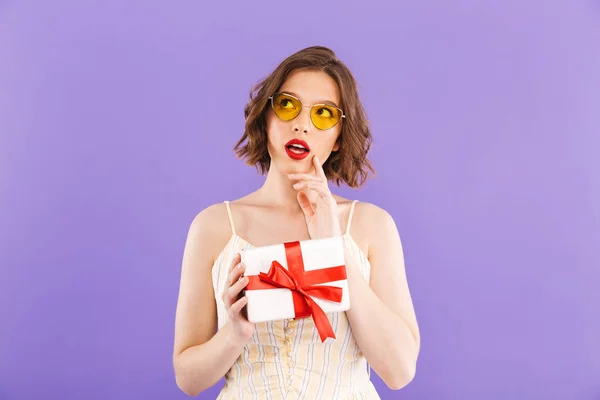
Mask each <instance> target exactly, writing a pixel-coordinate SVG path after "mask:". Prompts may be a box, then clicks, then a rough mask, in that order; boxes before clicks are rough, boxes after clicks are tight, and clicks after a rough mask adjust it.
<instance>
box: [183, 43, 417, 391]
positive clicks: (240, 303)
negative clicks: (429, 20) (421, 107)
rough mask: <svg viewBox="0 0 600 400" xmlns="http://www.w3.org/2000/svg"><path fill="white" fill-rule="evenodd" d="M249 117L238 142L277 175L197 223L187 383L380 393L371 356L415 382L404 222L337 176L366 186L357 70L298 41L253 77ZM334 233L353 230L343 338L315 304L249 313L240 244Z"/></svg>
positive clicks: (187, 316) (189, 272) (382, 372)
mask: <svg viewBox="0 0 600 400" xmlns="http://www.w3.org/2000/svg"><path fill="white" fill-rule="evenodd" d="M245 116H246V126H245V132H244V134H243V136H242V137H241V139H240V140H239V142H238V143H237V145H236V147H235V151H236V153H237V155H238V156H239V157H240V158H243V159H245V160H246V162H247V163H248V164H250V165H255V166H256V167H257V169H258V170H259V171H261V172H262V173H263V174H266V179H265V181H264V184H263V185H262V187H260V188H259V189H258V190H256V191H255V192H252V193H250V194H248V195H246V196H244V197H242V198H240V199H238V200H234V201H231V202H229V201H225V202H224V203H222V204H221V203H220V204H214V205H211V206H210V207H207V208H206V209H204V210H202V211H201V212H200V213H199V214H198V215H197V216H196V217H195V218H194V220H193V221H192V223H191V226H190V228H189V233H188V237H187V241H186V245H185V251H184V256H183V265H182V271H181V282H180V285H181V286H180V292H179V299H178V304H177V312H176V324H175V344H174V354H173V362H174V368H175V374H176V380H177V384H178V386H179V387H180V388H181V390H183V391H184V392H185V393H187V394H189V395H192V396H194V395H197V394H199V393H200V392H202V391H203V390H205V389H207V388H209V387H211V386H213V385H214V384H215V383H217V382H218V381H219V380H220V379H221V378H223V377H225V386H224V388H223V390H222V391H221V393H220V395H219V399H311V400H313V399H378V398H379V396H378V394H377V392H376V390H375V388H374V386H373V385H372V383H371V381H370V374H369V372H370V367H372V368H373V369H374V370H375V371H376V372H377V374H378V375H379V376H380V377H381V378H382V379H383V380H384V381H385V383H386V384H387V385H388V386H389V387H390V388H391V389H400V388H402V387H404V386H406V385H407V384H408V383H409V382H410V381H411V380H412V378H413V376H414V374H415V369H416V364H417V357H418V354H419V346H420V336H419V330H418V326H417V321H416V317H415V312H414V309H413V304H412V300H411V296H410V292H409V288H408V284H407V281H406V274H405V269H404V256H403V252H402V245H401V242H400V237H399V234H398V231H397V229H396V225H395V223H394V221H393V219H392V217H391V216H390V215H389V214H388V213H387V212H386V211H384V210H383V209H381V208H379V207H377V206H375V205H373V204H369V203H364V202H357V201H350V200H347V199H344V198H342V197H339V196H336V195H333V194H332V193H331V192H330V190H329V187H328V182H330V181H332V182H334V183H337V184H338V185H339V184H340V183H345V184H346V185H348V186H350V187H359V186H360V185H361V184H362V183H364V181H365V179H366V178H367V175H368V172H369V171H372V168H371V165H370V163H369V161H368V160H367V152H368V150H369V147H370V144H371V133H370V130H369V126H368V123H367V118H366V114H365V112H364V109H363V107H362V105H361V103H360V101H359V98H358V93H357V85H356V82H355V80H354V78H353V76H352V74H351V72H350V71H349V70H348V68H347V67H346V66H345V65H344V64H343V63H342V62H341V61H339V60H338V59H337V58H336V55H335V54H334V53H333V52H332V51H331V50H329V49H328V48H325V47H320V46H317V47H310V48H306V49H304V50H301V51H299V52H297V53H295V54H293V55H291V56H289V57H288V58H287V59H285V60H284V61H283V62H282V63H281V64H280V65H279V66H278V67H277V68H276V69H275V70H274V71H273V72H272V73H271V75H270V76H268V77H267V78H266V79H264V80H263V81H262V82H260V83H259V84H258V85H256V86H255V87H254V88H253V91H252V93H251V96H250V101H249V103H248V104H247V105H246V107H245ZM333 236H341V237H342V238H343V243H344V254H345V259H346V268H347V275H348V285H349V294H350V304H351V308H350V309H349V310H348V311H346V312H342V313H331V314H328V319H329V321H330V323H331V326H332V327H333V330H334V333H335V336H336V338H335V339H328V340H327V341H325V342H321V340H320V338H319V335H318V333H317V330H316V328H315V325H314V321H313V319H312V318H310V317H309V318H303V319H290V320H280V321H271V322H265V323H259V324H252V323H250V322H249V321H248V320H247V319H246V318H245V317H244V314H243V313H242V309H243V308H244V306H245V305H246V298H245V297H244V296H239V295H240V293H241V291H242V290H243V288H244V287H245V286H246V284H247V283H248V279H247V278H246V277H244V276H243V273H244V265H243V264H241V263H240V255H239V253H240V251H241V250H242V249H245V248H250V247H253V246H265V245H270V244H280V243H284V242H290V241H298V240H310V239H317V238H326V237H333Z"/></svg>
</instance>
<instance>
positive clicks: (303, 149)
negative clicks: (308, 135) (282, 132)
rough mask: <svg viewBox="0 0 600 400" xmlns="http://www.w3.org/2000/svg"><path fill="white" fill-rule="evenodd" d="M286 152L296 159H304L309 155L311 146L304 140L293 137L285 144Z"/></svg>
mask: <svg viewBox="0 0 600 400" xmlns="http://www.w3.org/2000/svg"><path fill="white" fill-rule="evenodd" d="M285 152H286V153H287V155H288V157H290V158H291V159H294V160H303V159H305V158H306V157H308V154H309V153H310V147H308V144H307V143H306V142H305V141H304V140H300V139H292V140H290V141H289V142H287V143H286V144H285Z"/></svg>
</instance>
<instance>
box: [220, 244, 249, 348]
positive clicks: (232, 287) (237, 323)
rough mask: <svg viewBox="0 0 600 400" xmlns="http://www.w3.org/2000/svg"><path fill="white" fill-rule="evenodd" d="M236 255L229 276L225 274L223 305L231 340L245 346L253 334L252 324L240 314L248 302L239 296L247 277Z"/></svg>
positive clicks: (244, 267)
mask: <svg viewBox="0 0 600 400" xmlns="http://www.w3.org/2000/svg"><path fill="white" fill-rule="evenodd" d="M240 261H241V257H240V255H239V253H238V254H236V255H235V257H233V261H232V262H231V266H230V267H229V274H227V284H226V285H227V286H226V287H225V290H224V291H223V296H222V298H223V303H225V309H226V310H227V323H228V324H230V325H231V331H232V332H233V337H232V340H233V341H235V342H237V343H244V344H246V343H247V342H248V340H250V337H252V334H253V333H254V324H253V323H252V322H249V321H248V319H247V318H246V317H245V316H244V315H243V314H242V308H244V306H245V305H246V303H247V302H248V299H247V297H246V296H240V292H241V291H242V289H244V288H245V287H246V285H248V277H246V276H243V275H242V274H243V273H244V271H245V269H246V266H245V265H244V264H242V263H241V262H240Z"/></svg>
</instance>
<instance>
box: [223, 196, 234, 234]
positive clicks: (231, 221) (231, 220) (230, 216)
mask: <svg viewBox="0 0 600 400" xmlns="http://www.w3.org/2000/svg"><path fill="white" fill-rule="evenodd" d="M223 203H225V207H227V215H228V216H229V224H230V225H231V233H233V234H234V235H236V233H235V225H234V224H233V216H232V215H231V208H230V207H229V201H224V202H223Z"/></svg>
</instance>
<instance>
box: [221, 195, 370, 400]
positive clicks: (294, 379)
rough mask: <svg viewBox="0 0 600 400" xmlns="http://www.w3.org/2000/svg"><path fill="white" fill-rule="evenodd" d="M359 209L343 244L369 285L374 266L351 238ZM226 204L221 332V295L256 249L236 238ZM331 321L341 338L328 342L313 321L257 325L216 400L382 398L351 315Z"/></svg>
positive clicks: (333, 317)
mask: <svg viewBox="0 0 600 400" xmlns="http://www.w3.org/2000/svg"><path fill="white" fill-rule="evenodd" d="M355 204H356V200H355V201H353V202H352V205H351V207H350V215H349V217H348V224H347V228H346V232H345V233H344V235H343V239H344V240H343V242H344V245H345V246H347V247H348V249H349V250H350V252H351V254H352V256H353V257H354V259H355V260H357V262H358V264H359V267H360V271H361V273H362V275H363V276H364V278H365V279H366V280H367V281H368V280H369V275H370V264H369V261H368V259H367V257H366V256H365V254H364V253H363V252H362V250H361V249H360V248H359V247H358V245H357V244H356V242H355V241H354V240H353V239H352V237H351V236H350V234H349V232H350V223H351V222H352V214H353V212H354V206H355ZM225 205H226V206H227V212H228V213H229V220H230V222H231V229H232V235H231V238H230V239H229V241H228V242H227V244H226V245H225V248H224V249H223V251H222V252H221V254H220V255H219V257H218V258H217V260H216V261H215V264H214V266H213V269H212V279H213V288H214V292H215V300H216V302H217V314H218V327H219V329H220V328H221V327H222V326H223V325H224V324H225V322H226V321H227V312H226V310H225V306H224V304H223V301H222V300H221V294H222V292H223V290H224V288H225V281H226V278H227V273H228V268H229V266H230V264H231V261H232V259H233V257H234V256H235V254H236V253H238V252H240V251H241V250H242V249H245V248H250V247H252V244H250V243H248V242H247V241H245V240H244V239H242V238H241V237H239V236H238V235H237V234H236V232H235V226H234V223H233V219H232V217H231V210H230V208H229V202H227V201H226V202H225ZM327 316H328V318H329V321H330V323H331V326H332V327H333V331H334V333H335V336H336V339H335V340H332V339H328V340H327V341H326V342H325V343H322V342H321V340H320V338H319V335H318V332H317V330H316V328H315V325H314V322H313V320H312V318H310V317H309V318H302V319H297V320H295V319H286V320H280V321H270V322H263V323H258V324H256V325H255V330H254V335H253V336H252V338H251V340H250V341H249V343H248V344H247V345H246V346H245V347H244V350H243V351H242V353H241V355H240V356H239V357H238V359H237V360H236V362H235V363H234V364H233V366H232V367H231V369H230V370H229V371H228V372H227V374H226V375H225V386H224V387H223V389H222V390H221V393H220V394H219V397H218V398H217V399H218V400H227V399H237V400H243V399H252V400H262V399H267V400H279V399H310V400H315V399H327V400H335V399H369V400H371V399H379V395H378V394H377V392H376V390H375V387H374V386H373V384H372V383H371V381H370V368H368V365H367V362H366V359H365V358H364V356H363V354H362V353H361V351H360V349H359V348H358V345H357V343H356V341H355V339H354V336H353V335H352V329H351V328H350V324H349V323H348V319H347V317H346V313H330V314H328V315H327Z"/></svg>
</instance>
